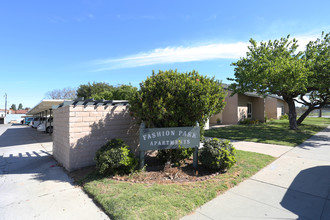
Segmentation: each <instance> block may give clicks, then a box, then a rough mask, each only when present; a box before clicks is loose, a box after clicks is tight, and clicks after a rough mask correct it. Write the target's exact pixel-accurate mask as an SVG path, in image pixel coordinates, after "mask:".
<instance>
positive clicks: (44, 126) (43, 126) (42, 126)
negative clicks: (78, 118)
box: [37, 117, 53, 133]
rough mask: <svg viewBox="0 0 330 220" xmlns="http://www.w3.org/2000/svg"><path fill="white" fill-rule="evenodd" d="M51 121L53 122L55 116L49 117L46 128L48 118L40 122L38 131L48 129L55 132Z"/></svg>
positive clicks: (48, 131)
mask: <svg viewBox="0 0 330 220" xmlns="http://www.w3.org/2000/svg"><path fill="white" fill-rule="evenodd" d="M50 122H53V118H52V117H51V118H48V119H47V128H46V120H45V121H43V122H42V123H40V124H39V125H38V127H37V130H38V131H46V132H47V133H52V132H53V126H51V124H50Z"/></svg>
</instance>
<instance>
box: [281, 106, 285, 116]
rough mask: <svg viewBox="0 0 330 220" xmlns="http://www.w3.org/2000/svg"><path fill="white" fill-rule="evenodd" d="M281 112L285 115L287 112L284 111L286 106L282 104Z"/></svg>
mask: <svg viewBox="0 0 330 220" xmlns="http://www.w3.org/2000/svg"><path fill="white" fill-rule="evenodd" d="M281 114H282V115H285V113H284V106H281Z"/></svg>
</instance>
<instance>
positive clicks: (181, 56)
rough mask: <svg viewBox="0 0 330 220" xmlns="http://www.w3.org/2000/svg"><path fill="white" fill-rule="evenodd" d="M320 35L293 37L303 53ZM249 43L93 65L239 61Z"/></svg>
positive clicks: (157, 52)
mask: <svg viewBox="0 0 330 220" xmlns="http://www.w3.org/2000/svg"><path fill="white" fill-rule="evenodd" d="M318 37H320V34H315V32H314V33H307V34H305V35H296V36H293V35H292V36H291V37H290V39H293V38H296V39H297V40H298V44H299V48H298V50H300V51H303V50H305V47H306V45H307V43H308V42H309V41H311V40H313V41H314V40H316V39H317V38H318ZM249 45H250V44H249V43H248V42H236V43H213V44H207V45H205V44H204V45H198V46H191V47H182V46H180V47H166V48H157V49H154V50H151V51H149V52H141V53H138V54H133V55H129V56H126V57H121V58H114V59H104V60H97V61H94V62H93V63H94V64H95V65H96V66H97V67H98V68H97V69H96V70H94V71H95V72H99V71H106V70H111V69H123V68H133V67H141V66H148V65H155V64H166V63H184V62H192V61H205V60H213V59H239V58H240V57H244V56H245V55H246V52H247V50H248V48H247V47H248V46H249Z"/></svg>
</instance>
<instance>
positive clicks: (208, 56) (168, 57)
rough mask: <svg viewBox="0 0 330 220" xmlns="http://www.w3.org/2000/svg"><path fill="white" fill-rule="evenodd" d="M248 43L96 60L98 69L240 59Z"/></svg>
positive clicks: (188, 48) (173, 49)
mask: <svg viewBox="0 0 330 220" xmlns="http://www.w3.org/2000/svg"><path fill="white" fill-rule="evenodd" d="M247 46H248V43H243V42H237V43H229V44H222V43H218V44H209V45H202V46H195V47H166V48H158V49H154V50H152V51H150V52H142V53H138V54H135V55H131V56H127V57H123V58H118V59H106V60H99V61H96V62H95V64H96V65H98V66H100V68H99V69H97V70H96V71H104V70H109V69H121V68H130V67H139V66H147V65H154V64H165V63H182V62H191V61H203V60H212V59H238V58H240V57H242V56H245V52H246V51H247Z"/></svg>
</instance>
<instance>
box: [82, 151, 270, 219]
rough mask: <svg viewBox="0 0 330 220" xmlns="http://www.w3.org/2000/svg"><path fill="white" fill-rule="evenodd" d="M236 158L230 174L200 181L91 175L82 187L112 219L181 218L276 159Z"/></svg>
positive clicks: (241, 153)
mask: <svg viewBox="0 0 330 220" xmlns="http://www.w3.org/2000/svg"><path fill="white" fill-rule="evenodd" d="M236 157H237V163H236V164H235V165H234V166H233V167H232V168H231V169H230V170H229V171H228V172H227V173H224V174H221V175H218V176H216V177H214V178H211V179H209V180H205V181H201V182H192V183H176V184H142V183H130V182H121V181H116V180H113V179H111V178H98V177H97V176H96V175H90V176H89V177H88V178H87V179H85V180H84V181H83V183H82V185H83V187H84V190H85V191H86V192H87V193H88V194H89V195H91V196H92V197H93V198H94V200H96V201H97V203H98V204H100V205H101V206H102V208H103V210H104V211H105V212H106V213H107V214H108V215H109V216H110V218H111V219H179V218H180V217H182V216H185V215H187V214H189V213H191V212H192V211H193V210H195V209H196V208H198V207H199V206H201V205H203V204H204V203H206V202H207V201H209V200H211V199H213V198H215V197H216V195H218V194H221V193H223V192H224V191H226V190H228V189H229V188H231V187H233V186H235V185H237V184H238V183H240V182H242V181H243V180H245V179H247V178H249V177H250V176H252V175H253V174H255V173H256V172H257V171H258V170H260V169H261V168H263V167H264V166H266V165H267V164H269V163H270V162H272V161H273V160H274V158H273V157H271V156H267V155H263V154H258V153H252V152H244V151H237V156H236Z"/></svg>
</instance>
